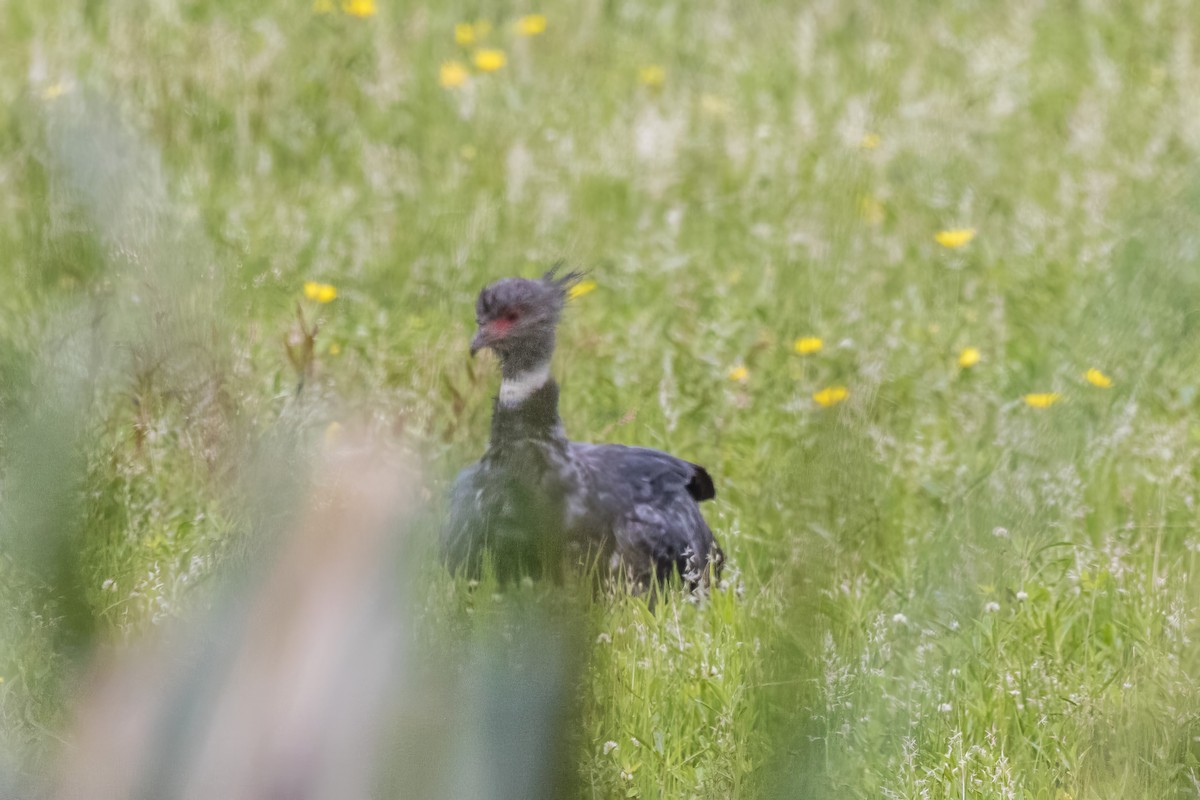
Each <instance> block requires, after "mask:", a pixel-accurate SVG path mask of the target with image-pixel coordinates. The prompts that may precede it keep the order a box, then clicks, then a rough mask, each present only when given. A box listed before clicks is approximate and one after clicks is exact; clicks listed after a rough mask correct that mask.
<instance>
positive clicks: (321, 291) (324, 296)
mask: <svg viewBox="0 0 1200 800" xmlns="http://www.w3.org/2000/svg"><path fill="white" fill-rule="evenodd" d="M304 296H305V297H307V298H308V299H309V300H316V301H317V302H318V303H328V302H331V301H332V300H333V299H334V298H336V297H337V287H336V286H333V285H331V284H328V283H317V282H316V281H305V282H304Z"/></svg>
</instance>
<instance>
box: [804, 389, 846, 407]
mask: <svg viewBox="0 0 1200 800" xmlns="http://www.w3.org/2000/svg"><path fill="white" fill-rule="evenodd" d="M849 396H850V390H849V389H847V388H846V387H845V386H827V387H825V388H824V389H822V390H821V391H819V392H814V393H813V396H812V398H813V400H815V401H817V405H819V406H821V407H822V408H829V407H830V406H836V405H837V404H838V403H840V402H842V401H843V400H845V399H846V398H847V397H849Z"/></svg>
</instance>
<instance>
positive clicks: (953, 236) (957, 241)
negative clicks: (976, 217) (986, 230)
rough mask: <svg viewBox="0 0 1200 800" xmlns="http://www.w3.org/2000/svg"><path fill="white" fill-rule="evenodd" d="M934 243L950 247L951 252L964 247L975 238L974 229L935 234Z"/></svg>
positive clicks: (959, 229) (958, 229)
mask: <svg viewBox="0 0 1200 800" xmlns="http://www.w3.org/2000/svg"><path fill="white" fill-rule="evenodd" d="M933 238H934V241H936V242H937V243H938V244H940V245H941V246H942V247H948V248H950V249H951V250H953V249H955V248H957V247H962V246H963V245H965V244H966V243H967V242H969V241H971V240H972V239H974V238H975V229H974V228H954V229H953V230H948V231H938V232H937V233H936V234H934V237H933Z"/></svg>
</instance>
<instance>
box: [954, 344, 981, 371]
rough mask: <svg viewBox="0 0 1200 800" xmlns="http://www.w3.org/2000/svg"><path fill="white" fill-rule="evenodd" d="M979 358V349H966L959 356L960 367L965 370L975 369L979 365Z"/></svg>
mask: <svg viewBox="0 0 1200 800" xmlns="http://www.w3.org/2000/svg"><path fill="white" fill-rule="evenodd" d="M979 358H980V355H979V348H978V347H964V348H963V349H962V351H961V352H960V353H959V354H958V365H959V366H960V367H962V368H963V369H967V368H968V367H973V366H975V365H976V364H978V363H979Z"/></svg>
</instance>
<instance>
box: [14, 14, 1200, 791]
mask: <svg viewBox="0 0 1200 800" xmlns="http://www.w3.org/2000/svg"><path fill="white" fill-rule="evenodd" d="M345 8H346V9H349V10H350V11H354V12H355V13H347V11H344V10H343V7H342V6H341V5H338V4H321V3H319V4H318V5H317V6H316V7H312V6H309V5H308V4H306V3H283V2H264V3H257V4H251V5H245V4H238V3H231V2H217V1H216V0H213V1H212V2H167V1H166V0H164V1H163V2H156V3H152V4H133V3H110V4H102V3H93V2H75V3H59V4H53V5H49V6H48V5H47V4H44V3H40V2H36V1H35V0H10V2H8V3H6V4H4V5H3V6H0V279H2V280H3V283H4V286H5V291H4V292H3V293H2V294H0V457H2V460H3V483H2V484H0V493H2V494H0V502H2V503H3V505H2V513H3V520H2V521H3V536H4V540H3V545H2V546H3V554H2V555H0V586H2V587H3V588H2V589H0V592H3V595H4V597H3V600H4V605H3V607H2V608H0V636H2V638H0V679H2V680H3V682H2V683H0V744H2V745H3V750H4V751H6V752H7V753H9V754H10V755H11V758H10V759H9V763H8V765H7V771H8V773H9V774H11V775H12V776H14V777H13V785H14V786H16V785H20V786H23V787H27V786H30V785H35V784H36V783H37V782H38V781H39V779H41V778H43V777H44V776H45V775H46V774H47V773H48V772H49V771H50V764H51V763H52V761H53V759H54V758H56V757H57V756H58V755H59V753H60V751H61V749H62V742H63V739H64V738H69V734H68V733H67V731H68V729H69V721H70V719H71V708H72V704H73V703H74V702H75V695H76V692H77V689H76V686H77V681H78V676H79V674H80V672H81V670H82V669H83V667H82V666H81V665H82V664H84V663H86V662H87V656H86V654H87V652H88V651H89V649H90V648H91V646H92V645H94V644H96V643H97V642H114V641H129V640H134V639H136V638H139V637H140V636H141V635H142V634H144V633H145V632H146V631H148V630H150V629H152V628H155V627H170V625H169V623H170V621H172V620H174V619H177V618H181V617H182V618H191V617H194V616H196V615H198V614H201V613H203V611H204V610H205V609H208V608H210V607H211V606H213V605H214V604H216V605H219V604H220V602H221V598H222V597H223V596H224V594H225V591H226V590H225V587H226V586H227V585H228V582H227V580H226V579H225V578H224V577H223V576H224V575H225V574H226V573H228V572H231V571H233V572H236V571H238V570H240V569H243V568H244V565H246V564H247V563H253V562H254V560H255V558H256V557H257V554H260V553H262V552H263V551H264V550H267V551H269V547H268V546H267V545H266V544H265V543H264V540H266V539H268V538H270V536H271V532H272V531H278V530H281V529H286V527H287V523H286V520H288V519H289V518H290V515H294V514H296V513H297V509H299V508H301V507H303V506H304V504H305V498H306V496H307V495H308V494H309V493H310V492H316V491H319V490H320V488H321V487H320V486H312V485H311V482H310V472H309V467H308V464H309V462H310V460H311V458H312V457H313V456H314V454H315V453H318V452H320V451H321V450H322V449H323V448H325V447H326V446H327V445H326V443H325V442H326V440H330V441H336V440H337V439H338V437H339V436H340V435H341V434H339V430H340V429H341V428H351V429H359V430H366V431H367V432H368V435H369V436H370V437H371V438H373V439H374V440H375V441H377V442H382V443H385V444H386V445H388V446H390V447H394V448H396V449H400V450H404V451H406V452H408V453H411V454H415V455H417V456H419V458H420V460H421V461H422V463H423V466H424V472H423V473H421V474H423V477H422V478H419V479H417V478H413V480H417V481H419V483H420V486H418V487H416V488H417V489H418V492H417V494H418V495H419V496H424V497H427V498H430V499H431V500H432V508H431V510H430V514H429V517H430V519H429V520H428V521H426V522H424V523H422V524H421V525H418V526H417V529H416V533H414V536H415V540H416V541H417V542H418V545H419V544H420V543H422V542H425V543H427V540H428V534H429V532H430V531H431V530H432V529H433V528H435V527H436V516H437V506H438V504H439V503H440V498H441V496H442V493H443V491H444V486H445V483H446V480H447V479H448V478H449V477H450V476H451V475H452V474H453V472H454V471H455V470H456V469H457V468H458V467H459V466H461V465H462V464H465V463H467V462H468V461H469V460H471V459H473V458H475V457H477V455H478V453H479V452H480V450H481V449H482V447H483V444H484V441H485V439H486V432H487V417H488V413H489V409H490V402H489V398H490V396H491V393H492V392H493V390H494V384H495V381H496V377H495V375H494V374H493V372H494V369H493V368H492V367H491V365H490V364H488V363H471V362H470V361H469V360H468V359H467V357H466V343H467V341H468V338H469V329H470V325H471V322H472V302H473V299H474V293H475V292H476V291H477V290H478V288H479V287H480V286H481V285H482V284H483V283H485V282H487V281H489V280H491V279H493V278H496V277H499V276H502V275H507V274H513V273H521V274H527V275H530V274H535V273H536V272H538V271H540V270H541V269H543V268H544V266H545V265H546V264H548V263H549V262H552V261H554V260H556V259H558V258H560V257H562V258H566V259H567V260H568V261H569V262H571V263H572V264H573V265H578V266H581V267H584V268H588V269H590V270H591V271H592V278H593V279H594V280H595V282H596V284H597V288H596V289H595V290H594V291H592V292H590V293H588V294H586V295H585V296H582V297H580V298H578V299H577V300H576V301H575V302H574V304H573V307H572V309H571V310H570V312H569V314H568V317H567V319H566V320H565V322H564V326H563V331H562V336H561V346H560V350H561V353H560V357H559V363H558V367H557V369H558V374H559V376H560V379H561V382H562V384H563V387H564V391H563V416H564V419H565V420H566V423H567V427H568V431H569V432H570V433H571V435H572V436H573V437H574V438H580V439H589V438H603V439H606V440H613V441H622V442H630V443H639V444H646V445H651V446H659V447H665V448H667V449H669V450H671V451H672V452H675V453H678V454H680V455H683V456H686V457H688V458H689V459H692V460H695V461H697V462H699V463H702V464H705V465H707V466H708V467H709V468H710V470H711V471H712V473H713V474H714V476H717V483H718V500H717V501H716V503H714V504H711V505H710V507H709V508H708V509H706V510H707V513H708V516H709V519H710V522H711V523H712V524H713V527H714V529H715V530H716V532H717V535H718V536H719V537H720V539H721V542H722V544H723V545H724V547H725V549H726V551H727V553H728V555H729V561H730V565H729V571H728V576H727V577H728V585H727V587H726V588H725V589H724V590H722V591H719V592H716V593H714V595H713V596H712V597H711V598H710V599H709V600H708V601H706V602H703V603H700V604H692V603H688V602H685V601H684V600H683V599H677V600H676V601H674V602H670V603H667V604H664V606H663V607H662V608H660V609H659V611H658V613H656V614H653V613H650V612H648V611H647V609H646V606H645V603H644V602H643V601H641V600H638V599H633V598H625V597H618V598H614V599H611V600H603V601H600V602H597V603H585V608H584V610H583V612H582V613H583V615H584V617H583V620H582V622H581V624H580V625H579V627H580V629H581V630H583V631H584V632H585V633H586V635H587V637H588V640H589V641H591V642H593V645H592V651H591V657H590V660H588V661H587V663H586V664H585V665H583V666H582V667H581V670H582V672H581V679H580V681H579V684H580V685H579V690H578V692H577V694H578V709H577V713H578V716H577V717H576V716H570V717H569V727H570V729H571V730H570V735H569V737H568V739H567V741H568V742H569V743H570V746H571V747H573V748H574V751H573V754H572V755H571V756H568V758H573V759H574V761H573V762H572V764H571V766H572V769H573V771H574V773H575V775H576V776H577V781H578V784H579V787H580V792H581V793H582V794H585V795H588V796H597V797H605V796H643V797H658V796H663V797H687V796H701V797H728V796H755V795H768V796H769V795H776V794H778V795H781V796H801V797H825V796H829V797H864V798H866V797H880V796H884V797H895V798H901V797H903V798H909V797H913V798H915V797H1028V798H1046V799H1047V800H1049V799H1050V798H1054V799H1055V800H1058V798H1093V797H1096V798H1099V797H1146V798H1163V797H1176V796H1177V797H1188V796H1194V795H1195V792H1196V787H1197V785H1200V773H1198V770H1200V696H1198V694H1200V690H1198V689H1197V671H1198V669H1200V663H1198V655H1200V652H1198V650H1197V646H1196V643H1195V638H1196V636H1197V633H1198V621H1197V610H1196V608H1197V600H1198V597H1197V588H1198V587H1197V579H1196V578H1193V577H1192V575H1193V572H1194V570H1195V567H1196V564H1195V560H1196V557H1197V556H1196V553H1197V551H1200V526H1198V525H1197V522H1196V520H1195V517H1196V509H1195V503H1196V494H1197V489H1198V487H1197V475H1198V473H1197V456H1198V455H1200V427H1198V426H1197V423H1196V412H1197V404H1198V402H1200V398H1198V396H1197V390H1198V388H1200V383H1198V381H1200V374H1198V373H1197V369H1196V365H1197V363H1200V362H1198V356H1200V341H1198V337H1197V330H1196V320H1197V319H1198V317H1197V314H1196V311H1197V310H1200V160H1198V156H1200V127H1198V126H1197V125H1196V120H1197V119H1200V95H1197V93H1196V91H1195V87H1196V86H1197V85H1200V54H1198V53H1197V51H1196V48H1197V41H1198V39H1200V14H1198V13H1197V9H1196V7H1195V4H1194V3H1191V2H1187V0H1175V1H1174V2H1172V1H1170V0H1167V1H1166V2H1152V3H1132V2H1131V3H1084V4H1077V3H1065V2H1063V3H1058V2H1034V1H1033V0H1019V1H1018V2H1014V3H1008V4H1003V5H1001V4H983V3H967V2H960V3H923V2H904V3H897V4H892V5H886V6H885V5H880V4H875V3H865V2H858V3H828V2H825V3H814V4H789V3H768V4H760V5H758V6H755V7H753V8H744V7H739V6H735V5H733V4H730V3H721V2H708V1H705V2H695V3H684V2H673V3H672V2H664V3H641V2H632V3H621V4H608V3H601V2H577V3H562V4H554V5H552V6H546V7H542V8H525V7H520V6H515V5H509V4H497V5H485V6H478V5H476V4H459V3H447V4H437V5H433V4H431V6H430V7H423V6H419V5H415V4H400V3H395V4H388V3H383V2H379V3H378V4H373V3H369V2H361V0H360V2H356V3H352V4H349V5H347V6H345ZM372 12H373V13H372ZM531 12H540V13H542V14H544V15H545V23H546V24H545V29H544V31H540V32H538V31H537V30H536V28H537V27H538V25H536V24H532V25H531V24H530V23H529V22H528V21H526V22H524V23H522V21H521V20H522V16H523V15H525V14H528V13H531ZM481 21H482V22H484V23H487V24H486V25H479V24H478V23H479V22H481ZM461 23H469V25H467V26H465V27H460V28H459V29H458V30H457V31H456V25H458V24H461ZM456 36H457V39H458V41H456ZM469 39H474V40H476V41H474V42H468V41H467V40H469ZM460 42H462V43H460ZM480 47H483V48H487V49H489V50H497V51H500V52H502V53H503V54H504V58H503V64H502V65H501V66H499V67H498V68H496V67H497V64H498V63H499V60H498V59H497V57H496V56H495V54H491V55H484V56H482V57H480V55H479V53H478V48H480ZM479 65H483V67H488V68H489V69H491V68H494V69H491V71H487V70H485V69H482V68H481V67H480V66H479ZM443 84H446V85H443ZM966 230H974V232H975V234H974V236H973V237H969V236H968V235H967V234H960V235H958V236H953V235H951V236H949V237H948V238H947V237H942V242H944V243H945V244H943V243H942V242H939V240H938V239H936V238H935V237H936V235H937V234H938V233H939V232H943V231H966ZM967 239H969V241H964V240H967ZM947 245H954V246H947ZM306 281H316V282H320V283H325V284H329V285H330V286H332V287H334V288H335V289H336V295H337V296H336V299H332V300H331V301H330V302H327V303H322V302H319V300H322V299H328V294H329V293H328V291H326V292H324V296H322V294H323V293H322V292H321V291H314V292H313V295H314V299H310V298H307V297H305V294H304V284H305V282H306ZM297 303H299V304H300V307H301V308H302V309H303V312H302V313H303V315H304V320H303V324H302V323H301V321H300V320H298V319H297V311H296V304H297ZM317 322H319V330H318V331H317V333H316V335H315V337H312V336H310V335H309V334H310V333H311V332H312V326H313V324H314V323H317ZM800 338H808V339H819V340H820V342H819V343H817V342H815V341H809V342H806V343H805V344H804V345H800V343H799V342H797V339H800ZM289 346H290V351H291V353H292V357H291V359H289V357H288V355H287V353H288V350H289ZM970 348H973V349H975V350H976V351H977V353H976V354H964V351H965V350H968V349H970ZM799 350H804V351H807V352H804V353H803V354H802V353H800V352H798V351H799ZM963 364H966V365H967V366H963ZM1089 369H1095V370H1099V372H1100V373H1101V377H1102V378H1109V379H1111V385H1110V386H1100V385H1096V384H1097V383H1100V384H1103V383H1105V382H1106V381H1105V380H1101V379H1099V378H1095V376H1093V378H1094V380H1092V381H1089V380H1088V379H1086V378H1085V373H1086V372H1087V371H1088V370H1089ZM301 378H303V379H304V388H303V390H302V391H300V392H299V393H297V391H296V386H297V384H298V383H299V382H300V380H301ZM843 388H844V390H845V391H841V389H843ZM1030 395H1034V396H1036V397H1029V396H1030ZM334 423H336V425H334ZM339 426H341V428H339ZM264 453H266V454H267V455H264ZM314 474H316V475H320V474H321V473H319V472H318V473H314ZM312 480H315V479H312ZM310 487H311V488H310ZM407 552H408V555H407V557H406V558H407V561H406V562H405V563H404V564H398V565H397V567H396V571H395V572H396V575H397V576H398V577H397V580H403V581H404V582H405V586H406V588H407V589H408V590H411V591H412V592H414V596H415V597H416V598H418V599H417V600H416V601H414V602H413V610H412V614H413V619H412V629H411V630H408V629H405V630H406V633H405V635H407V636H411V637H413V640H414V641H417V642H420V644H421V647H422V649H423V650H425V651H428V652H430V653H437V654H441V656H445V657H448V658H451V659H453V657H454V654H455V653H458V652H459V651H458V650H457V649H456V648H457V647H458V645H457V644H456V642H459V641H460V640H462V638H463V637H466V638H468V639H469V638H470V637H472V636H481V637H486V636H488V635H495V636H499V637H500V639H501V640H503V638H504V636H503V635H502V633H498V631H500V632H502V631H504V630H506V628H505V625H506V623H505V620H506V619H507V616H506V615H507V613H508V612H506V610H505V609H506V608H508V607H509V606H512V605H518V606H524V605H529V604H533V605H535V606H537V605H539V604H540V605H544V606H551V607H553V606H555V604H561V603H563V602H564V600H563V598H562V597H561V596H560V594H561V593H559V592H556V591H555V590H552V589H547V588H546V587H524V588H520V589H516V590H513V591H512V592H508V593H499V592H496V591H494V587H490V586H481V587H477V588H476V589H475V590H474V591H472V592H468V590H467V587H466V586H464V585H461V584H459V585H455V584H454V583H453V582H452V581H450V580H449V579H448V578H446V577H445V576H444V575H442V574H441V572H440V570H439V569H438V568H437V566H436V564H434V563H433V559H432V555H431V551H429V550H428V548H425V549H422V547H421V546H418V547H416V548H415V550H413V551H407ZM451 663H454V662H453V660H452V661H451ZM487 672H488V670H487V669H483V673H485V674H487ZM484 685H486V682H485V684H484ZM480 691H481V692H484V694H486V692H485V691H484V690H480ZM510 711H511V709H510ZM434 716H436V714H434ZM484 716H485V717H486V715H484ZM517 718H518V719H519V717H517ZM509 719H512V718H511V717H510V718H509ZM480 725H481V727H480V730H481V731H484V732H485V734H487V735H492V736H494V737H496V738H498V739H503V738H504V736H505V735H506V734H505V733H502V732H498V729H497V728H496V726H491V727H489V726H488V725H485V724H484V722H483V721H481V723H480ZM434 741H440V740H436V739H435V740H434ZM67 752H68V753H69V752H70V751H69V750H68V751H67ZM559 758H563V757H562V756H559ZM68 760H69V757H68ZM467 785H470V784H467ZM506 786H507V785H506V784H503V783H497V784H495V785H494V786H492V787H490V788H491V790H492V791H493V792H494V793H495V794H496V796H508V795H505V792H506V791H507V789H506V788H505V787H506ZM0 788H2V784H0ZM472 788H473V789H474V790H478V787H472ZM456 790H457V791H459V792H462V791H464V789H463V784H459V785H457V789H456ZM513 791H516V790H515V789H514V790H513Z"/></svg>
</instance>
